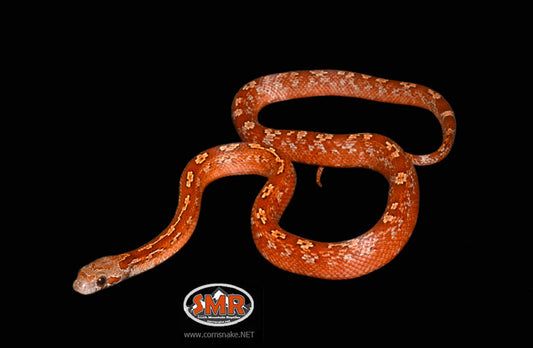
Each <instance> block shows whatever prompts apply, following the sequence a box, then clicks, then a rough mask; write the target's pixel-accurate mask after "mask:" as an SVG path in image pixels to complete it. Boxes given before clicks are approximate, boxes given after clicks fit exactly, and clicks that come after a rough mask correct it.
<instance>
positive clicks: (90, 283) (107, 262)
mask: <svg viewBox="0 0 533 348" xmlns="http://www.w3.org/2000/svg"><path fill="white" fill-rule="evenodd" d="M119 260H120V256H119V255H116V256H106V257H102V258H99V259H97V260H95V261H93V262H91V263H89V264H88V265H86V266H84V267H83V268H82V269H80V271H79V272H78V277H77V278H76V280H75V281H74V283H73V284H72V287H73V288H74V290H75V291H76V292H79V293H80V294H83V295H90V294H94V293H95V292H97V291H100V290H103V289H106V288H108V287H110V286H113V285H115V284H118V283H120V282H121V281H122V280H124V279H126V278H127V275H125V274H124V272H123V271H122V270H121V269H120V266H119Z"/></svg>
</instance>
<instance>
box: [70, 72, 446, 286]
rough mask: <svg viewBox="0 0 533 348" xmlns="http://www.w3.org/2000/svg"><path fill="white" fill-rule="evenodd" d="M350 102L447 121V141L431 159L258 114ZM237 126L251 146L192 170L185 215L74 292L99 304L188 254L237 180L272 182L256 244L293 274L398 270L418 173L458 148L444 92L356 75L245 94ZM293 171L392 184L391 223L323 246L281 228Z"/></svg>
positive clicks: (284, 83) (387, 143)
mask: <svg viewBox="0 0 533 348" xmlns="http://www.w3.org/2000/svg"><path fill="white" fill-rule="evenodd" d="M314 96H344V97H357V98H364V99H370V100H375V101H379V102H385V103H394V104H404V105H411V106H417V107H421V108H425V109H428V110H430V111H431V112H432V113H433V114H434V115H435V116H436V117H437V119H438V121H439V123H440V125H441V128H442V135H443V141H442V144H441V146H440V147H439V149H438V150H437V151H435V152H433V153H431V154H426V155H413V154H409V153H406V152H404V151H403V150H402V148H401V147H400V146H399V145H398V144H396V143H395V142H394V141H392V140H391V139H389V138H387V137H384V136H382V135H379V134H372V133H358V134H326V133H317V132H311V131H303V130H279V129H271V128H267V127H264V126H262V125H261V124H259V122H258V119H257V117H258V113H259V111H260V110H261V109H262V108H263V107H264V106H266V105H268V104H271V103H275V102H279V101H283V100H289V99H295V98H306V97H314ZM232 117H233V123H234V125H235V128H236V129H237V131H238V133H239V136H240V137H241V139H242V140H243V142H242V143H233V144H226V145H222V146H217V147H214V148H211V149H209V150H206V151H203V152H201V153H200V154H199V155H197V156H196V157H195V158H193V159H192V160H191V161H190V162H189V163H188V164H187V166H186V167H185V170H184V171H183V174H182V176H181V181H180V191H179V203H178V207H177V210H176V214H175V216H174V218H173V219H172V221H171V222H170V224H169V225H168V227H167V228H165V230H164V231H163V232H161V233H160V234H159V235H158V236H157V237H155V238H154V239H153V240H151V241H150V242H148V243H146V244H145V245H143V246H141V247H139V248H138V249H135V250H132V251H129V252H126V253H123V254H119V255H114V256H107V257H103V258H100V259H97V260H95V261H93V262H92V263H90V264H88V265H87V266H85V267H83V268H82V269H81V270H80V271H79V273H78V277H77V279H76V280H75V282H74V285H73V287H74V290H76V291H78V292H79V293H82V294H91V293H94V292H96V291H99V290H102V289H104V288H107V287H110V286H112V285H115V284H117V283H119V282H121V281H122V280H124V279H127V278H129V277H132V276H134V275H137V274H139V273H142V272H145V271H147V270H149V269H151V268H153V267H155V266H157V265H159V264H160V263H162V262H163V261H165V260H166V259H168V258H169V257H171V256H172V255H174V254H175V253H176V252H177V251H178V250H180V249H181V248H182V247H183V245H184V244H185V243H187V241H188V240H189V238H190V237H191V235H192V233H193V231H194V229H195V226H196V222H197V220H198V217H199V214H200V201H201V197H202V192H203V190H204V188H205V187H206V186H207V185H208V184H209V183H210V182H212V181H214V180H217V179H219V178H222V177H225V176H231V175H243V174H255V175H262V176H265V177H267V178H268V180H267V182H266V184H265V185H264V187H263V188H262V190H261V192H260V193H259V195H258V196H257V198H256V200H255V203H254V205H253V208H252V216H251V225H252V234H253V240H254V242H255V244H256V246H257V248H258V249H259V251H260V253H261V254H262V255H263V256H264V257H265V258H266V259H267V260H268V261H270V262H271V263H272V264H274V265H276V266H277V267H279V268H281V269H284V270H286V271H289V272H293V273H298V274H302V275H306V276H310V277H317V278H326V279H347V278H355V277H359V276H362V275H364V274H367V273H370V272H372V271H374V270H376V269H378V268H380V267H382V266H383V265H385V264H387V263H388V262H389V261H391V260H392V259H393V258H394V257H395V256H396V255H397V254H398V253H399V252H400V250H401V249H402V248H403V246H404V245H405V244H406V242H407V240H408V239H409V237H410V236H411V233H412V232H413V229H414V226H415V223H416V220H417V216H418V201H419V187H418V179H417V175H416V171H415V168H414V165H419V166H421V165H430V164H434V163H437V162H439V161H440V160H442V159H443V158H445V157H446V156H447V155H448V153H449V152H450V149H451V147H452V145H453V142H454V138H455V129H456V124H455V115H454V113H453V111H452V109H451V107H450V105H449V104H448V103H447V102H446V100H445V99H444V98H443V97H442V96H441V95H440V94H439V93H437V92H435V91H433V90H431V89H429V88H427V87H424V86H421V85H416V84H414V83H408V82H399V81H392V80H387V79H383V78H375V77H372V76H369V75H364V74H356V73H353V72H348V71H337V70H315V71H295V72H287V73H281V74H274V75H268V76H264V77H260V78H258V79H256V80H253V81H251V82H249V83H248V84H246V85H245V86H243V87H242V88H241V89H240V90H239V92H238V93H237V95H236V96H235V98H234V100H233V107H232ZM291 162H300V163H306V164H311V165H316V166H319V171H318V173H317V181H318V182H320V181H319V180H320V173H321V170H322V168H323V167H324V166H327V167H340V168H348V167H363V168H369V169H372V170H375V171H377V172H379V173H381V174H382V175H383V176H385V178H386V179H387V180H388V182H389V196H388V201H387V206H386V209H385V212H384V213H383V216H382V217H381V218H380V220H379V221H378V222H377V223H376V225H375V226H374V227H372V228H371V229H370V230H369V231H368V232H366V233H364V234H362V235H360V236H358V237H356V238H353V239H350V240H346V241H342V242H332V243H328V242H318V241H314V240H309V239H306V238H302V237H299V236H297V235H294V234H292V233H289V232H288V231H285V230H284V229H283V228H281V227H280V226H279V224H278V223H279V220H280V218H281V216H282V214H283V212H284V210H285V208H286V207H287V205H288V203H289V201H290V199H291V197H292V194H293V191H294V186H295V184H296V174H295V171H294V168H293V165H292V163H291Z"/></svg>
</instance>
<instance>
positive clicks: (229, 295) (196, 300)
mask: <svg viewBox="0 0 533 348" xmlns="http://www.w3.org/2000/svg"><path fill="white" fill-rule="evenodd" d="M183 310H184V311H185V313H186V314H187V315H188V316H189V318H191V319H192V320H194V321H196V322H198V323H200V324H202V325H207V326H230V325H234V324H237V323H239V322H241V321H243V320H245V319H246V318H248V317H249V316H250V315H251V314H252V312H253V310H254V300H253V298H252V296H251V295H250V294H249V293H247V292H246V291H245V290H244V289H241V288H239V287H238V286H235V285H231V284H224V283H213V284H207V285H203V286H200V287H197V288H196V289H194V290H192V291H191V292H189V293H188V294H187V296H185V300H184V301H183Z"/></svg>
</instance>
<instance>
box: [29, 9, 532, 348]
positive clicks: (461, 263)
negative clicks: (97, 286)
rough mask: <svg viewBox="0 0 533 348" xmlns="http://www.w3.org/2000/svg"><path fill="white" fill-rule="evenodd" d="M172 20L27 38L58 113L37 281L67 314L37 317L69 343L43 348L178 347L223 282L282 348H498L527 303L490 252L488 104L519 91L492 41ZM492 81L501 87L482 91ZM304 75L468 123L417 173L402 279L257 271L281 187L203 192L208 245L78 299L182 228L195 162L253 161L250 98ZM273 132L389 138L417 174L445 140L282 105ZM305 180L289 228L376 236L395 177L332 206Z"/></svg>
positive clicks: (410, 123)
mask: <svg viewBox="0 0 533 348" xmlns="http://www.w3.org/2000/svg"><path fill="white" fill-rule="evenodd" d="M172 13H179V16H177V17H172V16H169V17H170V18H168V17H166V16H165V18H162V17H160V16H161V14H160V13H159V12H157V13H155V14H153V13H146V14H144V13H143V11H142V9H137V11H134V12H132V13H130V12H129V11H126V10H125V9H124V12H123V11H122V10H120V11H113V12H107V11H91V12H89V14H88V13H87V12H85V11H73V12H71V13H70V15H69V16H66V17H64V18H61V20H58V21H49V22H47V23H46V24H45V25H44V27H45V28H46V31H40V30H38V29H36V30H34V31H31V32H30V33H29V34H30V35H29V37H30V38H31V40H32V42H33V45H31V47H30V53H31V54H30V55H29V61H28V63H27V67H28V69H30V70H31V71H33V72H34V75H35V76H33V78H34V81H35V83H34V84H32V85H31V87H30V88H31V89H34V90H36V91H39V92H41V93H43V94H42V95H44V96H45V97H42V99H38V100H37V101H35V102H34V103H36V104H37V105H35V106H37V109H39V110H41V111H43V113H44V112H46V117H43V118H38V119H37V120H36V121H35V122H34V123H33V124H32V127H34V128H35V130H36V132H38V133H39V132H41V130H42V134H40V135H41V136H42V137H43V139H45V141H44V143H46V149H45V148H44V147H41V146H36V152H37V153H38V156H41V158H42V159H44V160H45V161H46V163H47V165H46V166H44V167H40V168H39V173H40V175H38V177H37V178H36V181H37V184H39V183H41V184H43V185H42V186H43V187H44V191H42V194H39V198H43V204H42V205H39V206H40V207H41V208H40V209H46V211H47V213H46V220H43V221H46V226H47V227H48V229H47V230H46V231H40V230H39V231H37V235H38V236H39V237H42V238H43V240H45V239H46V241H43V242H42V244H41V245H42V246H43V247H44V248H45V249H46V253H45V254H46V256H43V257H40V258H39V260H38V261H35V262H37V264H38V265H39V266H41V267H42V268H43V269H41V267H39V270H38V271H36V273H37V274H38V276H39V279H41V278H43V279H42V280H41V284H42V283H44V284H46V285H45V286H44V287H45V288H46V289H47V290H48V291H50V290H51V291H50V293H51V294H54V295H59V296H58V297H57V298H56V297H55V296H54V297H51V296H52V295H50V297H47V298H46V299H41V300H39V301H37V302H39V303H40V304H41V305H43V304H44V308H45V309H42V310H40V311H39V312H40V314H44V316H45V317H46V316H49V317H52V316H53V317H55V318H59V319H49V320H50V321H52V322H53V323H54V326H53V328H52V329H50V330H46V333H45V335H46V337H50V338H52V339H54V340H60V339H61V337H63V338H65V337H66V335H65V334H66V333H67V332H68V337H70V338H71V339H72V340H76V341H80V342H84V343H87V344H99V343H106V344H123V343H140V342H143V343H144V342H152V343H154V344H159V343H163V342H169V343H170V344H172V346H178V345H179V344H178V343H177V342H179V341H180V340H179V339H178V338H176V337H180V335H182V332H183V330H184V328H183V326H182V324H181V323H183V320H184V318H185V320H186V316H185V313H184V312H183V310H182V302H183V298H184V296H185V295H186V294H187V293H188V292H189V291H191V290H192V289H194V288H195V287H198V286H200V285H204V284H207V283H213V282H223V283H230V284H235V285H237V286H239V287H242V288H244V289H245V290H246V291H248V292H250V293H251V294H252V296H254V300H255V301H256V304H257V307H256V308H257V311H255V312H254V314H253V315H254V316H255V318H254V319H252V320H254V322H256V323H257V322H258V323H260V324H259V325H260V329H258V331H259V332H260V334H261V340H262V342H263V343H264V344H266V345H273V344H274V343H281V342H286V343H288V344H294V343H299V344H301V343H311V342H313V341H317V342H320V341H328V342H337V343H339V342H343V343H346V342H350V340H357V339H361V337H365V340H366V342H372V344H374V345H376V344H378V343H380V342H384V341H386V340H391V339H392V340H405V341H406V342H414V341H415V340H421V341H426V340H428V339H429V340H431V342H434V341H449V342H456V340H457V339H459V337H461V339H462V340H465V339H473V340H476V339H477V338H478V337H479V335H481V332H483V335H485V336H487V335H489V336H491V335H496V334H497V332H495V331H491V332H489V333H488V334H487V332H486V331H485V330H486V329H487V326H486V325H485V326H483V325H480V322H483V323H489V324H490V325H496V326H497V325H498V323H499V322H500V321H501V320H502V315H501V314H496V313H501V312H499V311H498V309H500V308H512V309H515V308H516V307H514V306H511V305H508V302H509V301H512V300H516V299H520V301H521V300H522V299H523V298H525V297H524V296H523V295H524V294H525V293H526V292H530V291H531V287H530V286H528V285H526V284H525V283H524V281H523V278H520V277H514V274H512V275H510V274H509V268H507V267H504V266H503V265H502V263H501V261H502V259H504V258H505V259H506V258H507V257H506V256H505V257H504V256H503V255H504V254H503V253H502V254H500V253H499V251H498V250H500V249H498V248H496V249H495V248H494V244H499V243H500V240H499V239H498V240H497V241H496V243H494V244H492V243H493V242H494V241H495V236H494V230H491V229H490V228H488V227H487V226H491V227H493V228H494V229H496V228H497V227H496V226H497V224H498V220H499V219H500V216H499V210H498V208H497V206H496V202H497V201H498V199H496V198H495V196H494V195H493V194H491V195H484V192H486V191H485V190H484V188H485V186H484V185H486V183H485V181H483V180H488V182H489V183H494V182H496V183H498V178H499V174H498V172H497V171H498V169H499V168H497V166H494V165H491V164H490V163H491V162H489V161H487V158H488V157H489V155H494V152H495V149H494V148H493V147H492V145H490V143H489V142H487V140H488V139H489V137H490V136H491V134H493V133H491V132H492V131H488V129H486V126H487V124H488V123H489V124H490V123H491V122H490V119H489V117H493V115H494V114H496V115H497V111H496V110H495V108H494V107H493V106H494V105H493V95H492V92H491V90H490V88H487V87H488V86H490V85H491V83H494V82H493V80H492V79H493V78H496V77H497V76H496V75H506V76H508V75H512V72H511V71H510V70H509V68H512V67H509V66H506V68H507V70H505V72H503V70H502V69H501V67H498V66H495V65H494V64H493V63H491V62H486V61H485V58H484V57H486V56H487V55H486V52H488V51H490V50H491V49H492V46H491V45H490V44H488V41H489V40H488V37H487V33H486V31H484V29H483V30H482V28H481V27H479V26H472V27H469V26H467V25H466V24H465V23H467V22H468V21H467V18H469V17H468V15H467V14H464V13H462V12H461V11H457V12H453V11H452V12H451V13H446V14H443V16H442V17H431V19H429V17H425V16H424V15H423V14H421V13H419V14H418V15H417V16H416V17H412V18H408V17H402V16H393V15H392V16H388V17H386V18H381V17H377V16H375V17H374V15H373V14H372V13H361V12H356V13H353V14H347V13H343V11H339V10H337V11H331V12H327V11H326V12H322V11H321V9H316V12H314V11H310V12H309V11H307V12H305V13H304V12H298V13H294V14H292V15H289V14H287V15H283V14H281V13H283V11H279V13H277V14H275V15H273V16H272V17H271V18H269V19H268V20H266V19H260V18H256V17H255V16H253V15H248V16H243V17H240V16H234V15H232V14H230V13H228V14H227V15H226V16H221V17H216V20H215V18H209V17H205V16H201V15H199V16H196V15H195V16H193V17H194V18H191V19H190V21H189V15H191V13H190V12H188V11H177V12H172ZM324 16H325V17H326V18H327V19H329V22H324ZM336 17H339V20H336V19H335V18H336ZM372 17H374V18H372ZM340 18H342V20H341V19H340ZM424 18H428V19H424ZM294 19H300V20H302V22H301V23H300V22H298V24H296V22H294V21H293V20H294ZM387 23H388V25H386V24H387ZM274 24H275V25H274ZM459 28H461V29H464V30H457V29H459ZM275 29H278V30H279V31H276V30H275ZM32 57H39V59H33V58H32ZM485 62H486V64H488V66H487V67H486V68H487V69H488V71H482V70H484V69H483V68H481V67H482V66H483V65H484V64H485ZM304 69H341V70H348V71H354V72H359V73H365V74H369V75H374V76H377V77H383V78H387V79H392V80H401V81H409V82H414V83H417V84H422V85H425V86H428V87H430V88H432V89H434V90H436V91H438V92H439V93H441V94H442V95H443V96H444V97H445V98H446V99H447V100H448V102H449V103H450V104H451V105H452V107H453V109H454V111H455V114H456V118H457V124H458V126H457V138H456V143H455V145H454V148H453V150H452V152H451V153H450V155H449V156H448V157H447V158H446V159H445V160H443V161H442V162H441V163H439V164H436V165H433V166H429V167H417V173H418V176H419V182H420V190H421V203H420V204H421V206H420V212H419V218H418V222H417V226H416V228H415V230H414V233H413V236H412V238H411V239H410V241H409V242H408V244H407V246H406V247H405V248H404V250H403V251H402V252H401V253H400V254H399V255H398V256H397V257H396V258H395V259H394V260H393V261H392V262H391V263H390V264H388V265H386V266H385V267H383V268H382V269H380V270H377V271H375V272H373V273H371V274H369V275H366V276H364V277H361V278H358V279H353V280H346V281H327V280H321V279H312V278H307V277H302V276H298V275H294V274H291V273H288V272H284V271H281V270H279V269H277V268H276V267H275V266H273V265H271V264H270V263H268V262H267V261H266V260H265V259H263V258H262V257H261V255H260V254H259V253H258V252H257V250H256V248H255V246H254V243H253V241H252V238H251V232H250V210H251V207H252V204H253V201H254V199H255V197H256V195H257V193H258V192H259V191H260V189H261V187H262V185H263V184H264V182H265V179H264V178H262V177H231V178H224V179H221V180H219V181H217V182H215V183H213V184H212V185H210V186H209V187H208V188H207V189H206V191H205V192H204V196H203V202H202V210H201V214H200V220H199V223H198V226H197V228H196V231H195V233H194V235H193V236H192V238H191V240H190V241H189V242H188V244H187V245H186V246H185V247H184V248H183V249H182V250H180V251H179V253H178V254H176V255H175V256H174V257H172V258H171V259H169V260H168V261H167V262H165V263H164V264H162V265H160V266H158V267H157V268H155V269H153V270H151V271H149V272H146V273H144V274H142V275H139V276H137V277H134V278H132V279H130V280H127V281H126V282H124V283H122V284H120V285H118V286H116V287H113V288H111V289H108V290H106V291H103V292H101V293H97V294H95V295H91V296H82V295H79V294H77V293H75V292H74V291H73V290H72V288H71V284H72V282H73V281H74V279H75V277H76V274H77V271H78V269H79V268H80V267H82V266H83V265H85V264H87V263H88V262H90V261H92V260H94V259H95V258H98V257H101V256H104V255H110V254H117V253H122V252H125V251H128V250H131V249H134V248H136V247H138V246H140V245H142V244H143V243H145V242H146V241H148V240H150V239H152V238H153V237H154V236H156V235H157V234H158V233H159V232H161V231H162V230H163V229H164V228H165V227H166V225H167V224H168V223H169V221H170V220H171V218H172V216H173V214H174V210H175V208H176V206H177V202H178V183H179V177H180V175H181V171H182V170H183V168H184V166H185V165H186V163H188V161H189V160H190V159H191V158H193V156H195V155H197V154H198V153H200V152H201V151H203V150H205V149H207V148H210V147H213V146H216V145H220V144H225V143H229V142H237V141H239V138H238V136H237V133H236V131H235V130H234V128H233V124H232V122H231V117H230V110H231V102H232V100H233V96H234V95H235V93H236V92H237V91H238V90H239V88H240V87H241V86H242V85H244V84H245V83H247V82H249V81H251V80H252V79H255V78H257V77H259V76H262V75H266V74H272V73H278V72H284V71H291V70H304ZM492 69H493V70H492ZM494 117H495V116H494ZM260 121H261V122H262V123H263V124H264V125H267V126H270V127H273V128H283V129H305V130H316V131H324V132H332V133H352V132H353V133H356V132H374V133H381V134H383V135H386V136H388V137H390V138H392V139H394V140H395V141H396V142H397V143H399V144H400V145H401V146H402V147H403V148H404V149H405V150H406V151H408V152H412V153H418V154H422V153H428V152H432V151H434V150H435V149H436V148H437V147H438V146H439V144H440V140H441V135H440V127H439V124H438V122H437V120H436V119H435V118H434V117H433V116H432V114H431V113H430V112H428V111H424V110H421V109H417V108H413V107H407V106H396V105H388V104H380V103H375V102H370V101H362V100H356V99H343V98H318V99H306V100H298V101H291V102H284V103H279V104H275V105H272V106H268V107H267V108H265V109H264V110H263V111H262V112H261V115H260ZM45 129H46V130H45ZM502 162H504V161H500V162H498V165H500V164H501V163H502ZM296 168H297V174H298V186H297V189H296V193H295V196H294V198H293V201H292V202H291V204H290V206H289V207H288V209H287V211H286V213H285V214H284V216H283V218H282V221H281V226H283V227H284V228H285V229H287V230H288V231H290V232H292V233H295V234H298V235H301V236H304V237H307V238H310V239H316V240H324V241H337V240H343V239H347V238H353V237H355V236H356V235H358V234H361V233H364V232H365V231H366V230H368V229H369V228H370V227H372V226H373V225H374V224H375V222H376V221H377V220H378V219H379V218H380V216H381V214H382V212H383V209H384V207H385V204H386V200H387V182H386V180H385V179H384V178H383V177H381V176H380V175H379V174H377V173H374V172H371V171H367V170H362V169H342V170H341V169H328V168H326V170H325V171H324V174H323V177H322V182H323V184H324V188H318V187H317V186H316V184H315V181H314V175H315V171H316V168H313V167H310V166H306V165H296ZM48 178H50V180H48ZM505 190H506V189H505V188H504V187H501V186H499V185H497V191H505ZM44 202H46V203H44ZM487 222H488V223H487ZM38 240H40V239H38ZM38 243H41V242H38ZM501 243H502V244H505V241H504V240H501ZM41 245H39V246H41ZM502 248H503V249H505V248H504V247H502ZM519 261H521V262H523V261H524V260H517V261H516V262H514V264H515V265H520V262H519ZM50 269H53V271H52V272H51V271H49V270H50ZM503 290H505V292H502V291H503ZM508 290H511V291H508ZM39 293H40V294H43V292H41V291H39ZM44 293H46V294H48V292H44ZM509 294H512V295H509ZM45 297H46V296H45ZM52 298H53V299H52ZM521 306H523V303H522V302H521ZM520 308H522V307H520ZM503 317H505V316H503ZM37 321H38V320H37ZM38 322H39V321H38ZM230 328H231V327H230ZM203 329H205V328H202V327H199V328H198V330H203ZM347 340H348V341H347ZM172 342H174V343H172ZM219 343H220V342H219Z"/></svg>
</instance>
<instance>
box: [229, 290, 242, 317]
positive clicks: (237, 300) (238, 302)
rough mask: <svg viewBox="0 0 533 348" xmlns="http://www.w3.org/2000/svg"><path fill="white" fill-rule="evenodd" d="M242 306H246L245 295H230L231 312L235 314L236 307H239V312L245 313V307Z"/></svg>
mask: <svg viewBox="0 0 533 348" xmlns="http://www.w3.org/2000/svg"><path fill="white" fill-rule="evenodd" d="M242 306H244V297H242V296H241V295H229V306H228V312H229V314H235V309H237V312H239V314H240V315H244V309H243V308H242Z"/></svg>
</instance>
